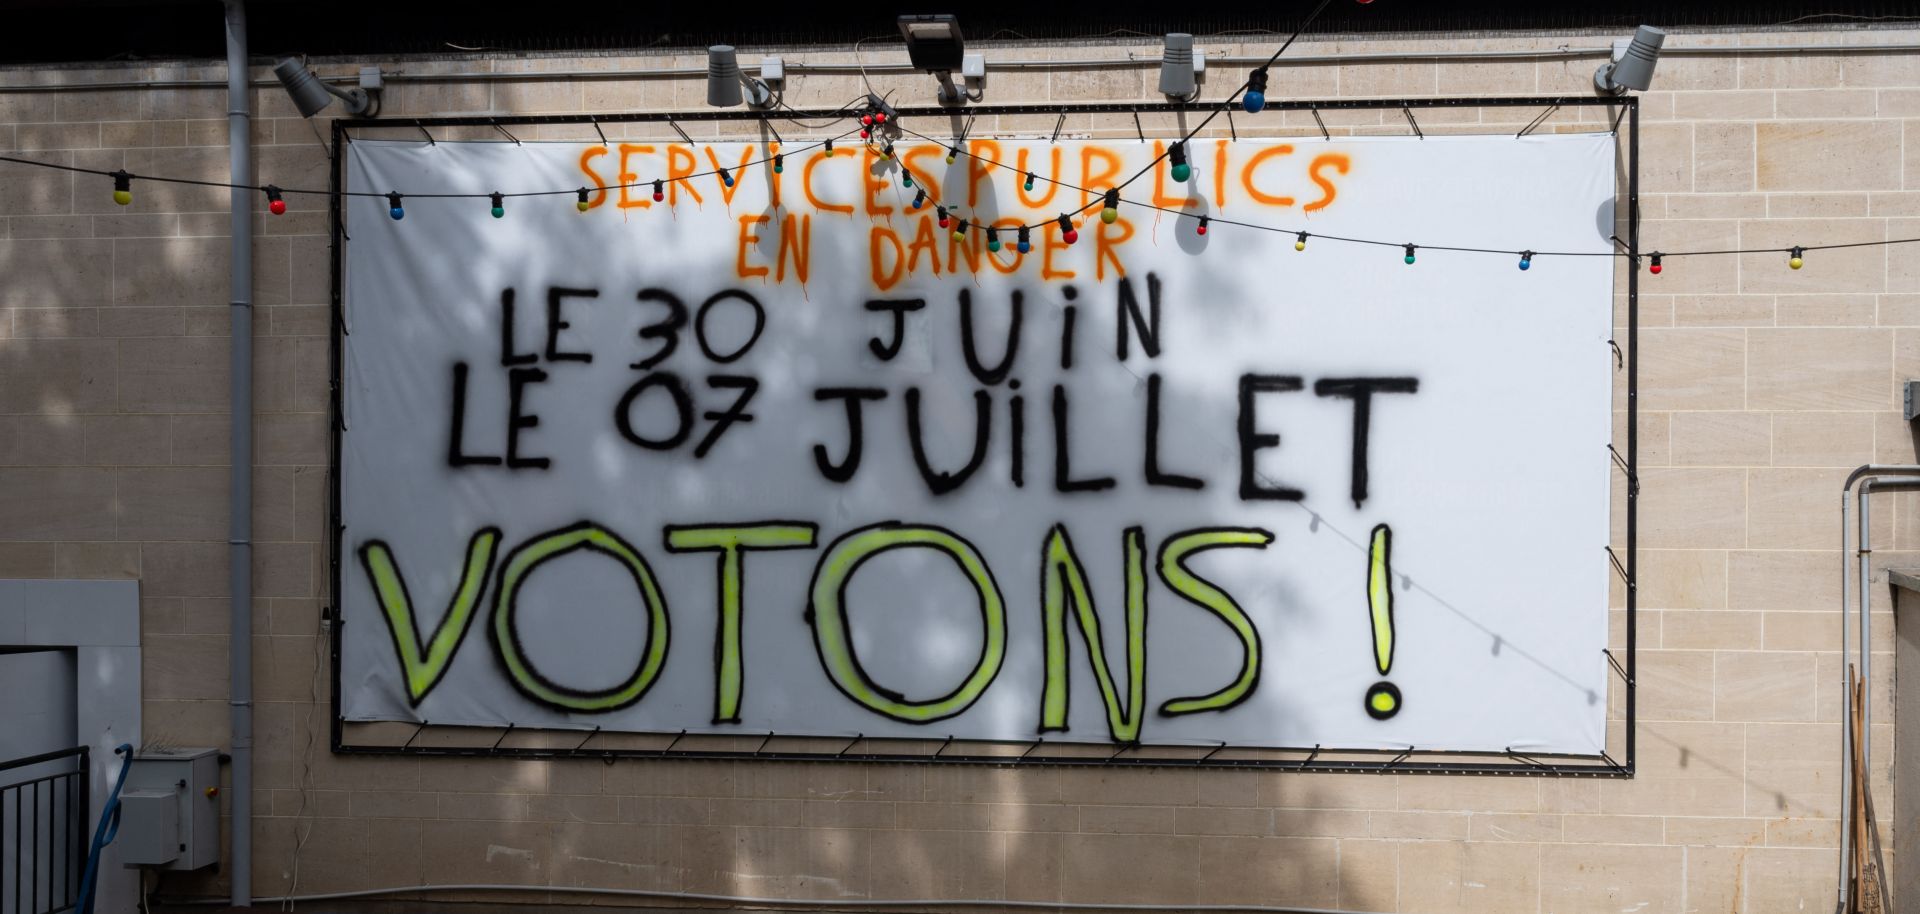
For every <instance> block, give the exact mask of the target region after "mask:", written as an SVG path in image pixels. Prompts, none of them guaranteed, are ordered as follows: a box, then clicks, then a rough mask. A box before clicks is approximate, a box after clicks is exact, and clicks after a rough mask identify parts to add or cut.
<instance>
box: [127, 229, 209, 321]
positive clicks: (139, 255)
mask: <svg viewBox="0 0 1920 914" xmlns="http://www.w3.org/2000/svg"><path fill="white" fill-rule="evenodd" d="M228 254H229V245H228V243H227V241H226V239H224V238H155V239H149V238H126V239H120V240H118V241H115V242H114V257H113V264H114V296H113V302H114V303H115V304H122V305H212V304H215V303H220V302H224V301H226V300H227V299H228V298H229V295H228V291H229V290H228V277H229V273H228V268H227V263H228Z"/></svg>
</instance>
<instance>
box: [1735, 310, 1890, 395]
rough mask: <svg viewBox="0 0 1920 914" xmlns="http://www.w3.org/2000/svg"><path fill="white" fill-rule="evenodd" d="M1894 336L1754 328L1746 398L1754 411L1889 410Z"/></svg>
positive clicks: (1875, 332)
mask: <svg viewBox="0 0 1920 914" xmlns="http://www.w3.org/2000/svg"><path fill="white" fill-rule="evenodd" d="M1892 342H1893V340H1892V335H1891V334H1890V333H1889V332H1887V331H1881V330H1826V329H1817V330H1816V329H1807V330H1800V329H1794V330H1753V331H1749V335H1748V345H1747V364H1746V376H1747V399H1748V405H1749V406H1751V407H1752V408H1755V409H1888V408H1891V407H1892V405H1893V402H1892V401H1893V397H1892V391H1891V390H1890V389H1889V388H1890V385H1889V384H1887V383H1886V379H1887V378H1888V377H1890V373H1891V371H1892V354H1893V353H1892V349H1893V347H1892Z"/></svg>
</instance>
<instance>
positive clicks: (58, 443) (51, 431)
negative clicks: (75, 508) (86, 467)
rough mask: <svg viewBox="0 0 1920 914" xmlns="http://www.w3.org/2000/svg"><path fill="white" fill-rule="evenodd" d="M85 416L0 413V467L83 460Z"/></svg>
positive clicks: (79, 461) (59, 464)
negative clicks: (57, 417)
mask: <svg viewBox="0 0 1920 914" xmlns="http://www.w3.org/2000/svg"><path fill="white" fill-rule="evenodd" d="M86 421H87V420H86V419H80V420H78V421H74V420H72V419H71V418H65V417H63V418H61V419H60V420H58V421H55V420H53V419H51V418H50V417H47V416H0V466H41V467H54V466H68V465H73V464H79V463H83V462H85V461H84V460H83V459H82V456H81V455H82V454H83V453H84V440H85V439H84V429H85V425H84V423H85V422H86Z"/></svg>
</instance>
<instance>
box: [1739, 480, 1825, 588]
mask: <svg viewBox="0 0 1920 914" xmlns="http://www.w3.org/2000/svg"><path fill="white" fill-rule="evenodd" d="M1834 497H1835V500H1836V502H1837V501H1838V498H1839V496H1838V494H1837V493H1836V495H1835V496H1834ZM1727 569H1728V578H1727V580H1728V590H1727V603H1728V605H1729V606H1732V607H1733V608H1735V609H1763V610H1765V609H1772V610H1822V609H1825V608H1827V607H1829V606H1831V605H1832V604H1833V603H1834V601H1835V600H1837V599H1838V598H1839V595H1838V594H1836V593H1834V592H1832V591H1833V578H1834V575H1835V574H1837V573H1838V569H1839V560H1838V559H1837V558H1835V557H1834V555H1833V553H1832V551H1831V550H1824V551H1817V552H1816V551H1794V552H1786V551H1766V552H1747V551H1737V552H1732V553H1729V554H1728V556H1727Z"/></svg>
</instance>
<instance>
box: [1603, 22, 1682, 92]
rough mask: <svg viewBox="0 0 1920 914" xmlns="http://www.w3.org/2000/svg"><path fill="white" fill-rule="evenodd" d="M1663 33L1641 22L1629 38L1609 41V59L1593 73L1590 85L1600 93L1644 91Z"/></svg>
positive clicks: (1658, 55)
mask: <svg viewBox="0 0 1920 914" xmlns="http://www.w3.org/2000/svg"><path fill="white" fill-rule="evenodd" d="M1666 40H1667V33H1666V32H1663V31H1661V30H1659V29H1656V28H1654V27H1653V26H1650V25H1643V26H1641V27H1640V28H1639V30H1638V31H1636V32H1634V33H1633V40H1632V41H1630V42H1629V41H1616V42H1614V43H1613V59H1612V60H1610V61H1607V62H1606V63H1605V64H1602V65H1601V67H1600V69H1599V70H1598V71H1597V72H1595V73H1594V74H1593V86H1594V88H1596V89H1599V90H1600V94H1602V95H1625V94H1627V90H1628V89H1634V90H1637V91H1640V92H1645V91H1647V87H1648V86H1651V85H1653V66H1654V64H1656V63H1658V62H1659V60H1660V46H1661V45H1662V44H1664V43H1666Z"/></svg>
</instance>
